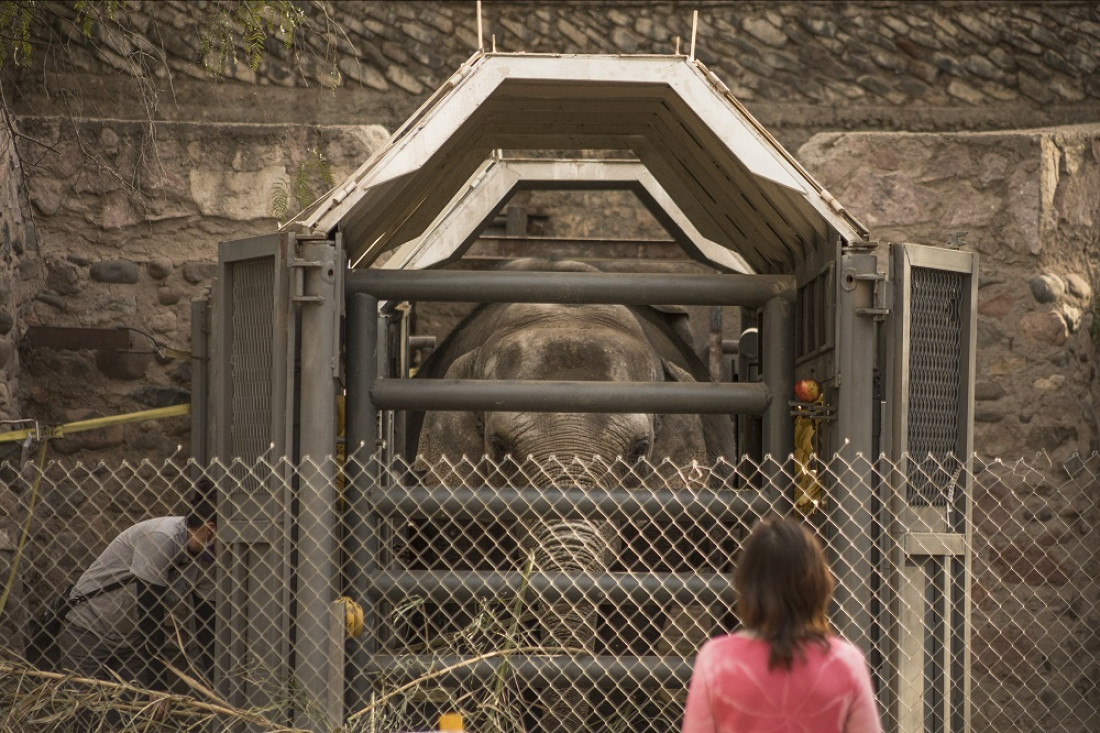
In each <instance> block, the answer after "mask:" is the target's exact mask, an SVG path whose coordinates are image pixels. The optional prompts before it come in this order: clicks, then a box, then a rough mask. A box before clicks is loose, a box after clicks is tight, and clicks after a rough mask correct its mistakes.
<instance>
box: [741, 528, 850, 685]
mask: <svg viewBox="0 0 1100 733" xmlns="http://www.w3.org/2000/svg"><path fill="white" fill-rule="evenodd" d="M734 586H735V587H736V589H737V615H738V616H739V617H740V619H741V624H742V625H743V626H744V627H745V628H746V629H748V630H749V631H752V632H753V633H755V634H757V635H758V636H759V637H760V638H761V639H763V640H764V641H765V642H767V643H768V647H769V655H768V667H769V669H774V668H775V667H777V666H778V667H782V668H783V669H787V670H789V669H790V668H791V664H792V663H793V662H794V659H795V656H796V655H797V656H799V657H801V655H802V653H803V650H802V646H803V644H805V643H807V642H818V643H821V644H827V643H828V641H827V640H828V636H829V635H830V634H831V633H832V630H831V629H830V627H829V620H828V616H827V612H828V607H829V599H830V598H832V595H833V576H832V573H830V572H829V568H828V566H827V565H826V563H825V553H824V552H823V551H822V549H821V544H820V543H819V542H818V541H817V538H816V537H814V535H813V534H812V533H811V532H810V530H809V529H807V528H806V527H804V526H803V525H802V524H800V523H799V522H796V521H795V520H793V519H783V518H781V517H770V518H766V519H762V520H760V521H759V522H758V523H757V524H756V526H755V527H753V530H752V532H751V533H750V534H749V538H748V539H747V540H746V541H745V544H744V547H743V548H742V552H741V559H740V561H739V562H738V564H737V572H736V574H735V576H734Z"/></svg>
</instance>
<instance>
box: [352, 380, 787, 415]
mask: <svg viewBox="0 0 1100 733" xmlns="http://www.w3.org/2000/svg"><path fill="white" fill-rule="evenodd" d="M786 381H787V382H789V381H790V377H787V379H786ZM371 400H372V401H373V402H374V404H375V405H377V406H378V407H379V408H382V409H398V410H491V411H495V412H524V411H530V412H631V413H633V412H638V413H643V412H655V413H665V414H669V413H685V414H728V413H738V414H743V415H762V414H764V412H765V411H766V410H767V409H768V406H769V404H770V403H771V400H772V398H771V393H770V392H769V390H768V385H767V384H764V383H761V382H756V383H736V384H703V383H681V382H570V381H549V380H546V381H541V380H488V379H415V380H413V379H379V380H377V381H376V382H375V383H374V387H373V388H372V389H371Z"/></svg>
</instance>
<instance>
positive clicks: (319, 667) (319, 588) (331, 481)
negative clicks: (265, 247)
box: [293, 243, 343, 726]
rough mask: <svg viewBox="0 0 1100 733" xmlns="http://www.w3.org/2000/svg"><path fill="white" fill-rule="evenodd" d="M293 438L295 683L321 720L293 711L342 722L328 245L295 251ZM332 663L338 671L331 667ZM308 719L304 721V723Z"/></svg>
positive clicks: (333, 302)
mask: <svg viewBox="0 0 1100 733" xmlns="http://www.w3.org/2000/svg"><path fill="white" fill-rule="evenodd" d="M302 257H303V260H302V261H299V262H295V263H293V264H294V266H295V267H298V268H300V269H302V270H303V271H304V273H303V275H304V276H303V278H302V282H303V288H302V292H301V293H298V294H296V295H295V296H293V297H294V298H295V299H296V300H298V301H299V302H300V303H301V304H302V350H301V390H300V394H301V403H300V413H299V414H300V415H301V439H300V452H299V471H300V475H301V483H300V489H299V491H300V495H299V517H298V531H299V555H298V557H299V572H298V629H297V636H296V647H297V677H298V680H299V682H300V683H301V685H302V689H303V692H304V693H305V694H306V696H307V697H308V698H309V699H311V701H312V703H313V705H314V706H317V709H318V710H320V711H322V712H323V714H324V716H325V717H327V718H328V720H327V721H317V720H316V719H313V717H312V716H310V715H309V712H308V711H307V710H299V712H298V715H299V717H300V718H301V721H302V723H303V724H312V725H314V726H316V725H317V724H318V723H322V724H335V723H338V722H339V721H342V720H343V664H342V662H343V660H342V659H341V660H334V659H333V658H332V652H333V650H332V645H331V643H330V633H331V627H332V613H333V610H332V609H333V602H334V601H335V600H336V577H337V562H336V492H335V479H336V472H335V465H334V462H333V454H334V453H335V447H336V421H335V419H334V416H335V405H336V376H337V368H338V365H337V363H336V358H337V357H336V338H337V337H336V333H335V332H334V329H333V326H332V324H333V321H334V309H335V308H337V307H338V301H337V297H336V276H337V273H336V257H335V249H334V247H333V246H332V245H331V244H330V243H323V244H314V243H310V244H307V245H305V246H304V247H303V250H302ZM337 661H339V664H335V662H337ZM307 716H308V717H307Z"/></svg>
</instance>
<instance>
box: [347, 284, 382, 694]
mask: <svg viewBox="0 0 1100 733" xmlns="http://www.w3.org/2000/svg"><path fill="white" fill-rule="evenodd" d="M377 345H378V299H377V298H375V297H374V296H371V295H366V294H364V293H357V294H355V295H352V296H350V297H349V298H348V306H347V324H346V350H345V356H344V358H345V370H346V372H347V379H348V394H347V412H346V418H345V419H346V420H347V426H346V437H347V443H346V445H347V462H346V466H347V470H346V473H347V475H348V486H347V496H346V498H347V505H348V513H347V516H348V521H349V522H350V523H351V527H350V531H349V547H348V560H349V567H348V591H349V594H350V595H351V597H352V598H353V599H355V600H356V601H357V602H359V603H360V604H362V605H363V611H364V624H363V625H364V628H365V629H366V630H367V639H366V640H365V641H364V642H363V643H360V644H354V645H353V646H352V649H351V659H350V660H349V661H350V669H351V670H352V671H353V673H352V674H351V675H350V689H349V693H350V695H351V699H350V700H349V707H353V708H354V707H362V706H363V705H364V704H366V701H368V700H369V699H370V687H371V685H370V679H369V678H368V677H367V676H366V675H363V674H358V673H356V672H355V671H356V670H361V669H364V668H365V667H366V665H367V664H368V663H369V661H370V656H371V654H373V653H374V652H375V647H376V644H375V635H374V633H373V632H374V628H375V626H376V625H377V623H378V616H377V609H376V608H375V606H374V605H373V604H371V603H369V602H368V599H367V598H366V588H367V586H368V585H369V583H370V578H371V576H372V575H373V573H374V572H376V571H377V570H379V569H380V567H379V563H378V552H377V544H378V535H377V519H376V517H375V515H374V512H373V509H372V507H371V505H370V497H371V492H372V491H374V490H375V488H376V485H377V470H378V465H377V463H375V461H374V460H373V458H374V452H375V445H376V444H377V442H378V409H377V408H376V407H375V406H374V404H373V403H372V402H371V398H370V385H371V384H372V383H373V382H374V380H375V378H376V377H377V374H378V363H377V361H376V359H375V353H374V352H375V348H376V347H377Z"/></svg>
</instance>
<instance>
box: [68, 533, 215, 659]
mask: <svg viewBox="0 0 1100 733" xmlns="http://www.w3.org/2000/svg"><path fill="white" fill-rule="evenodd" d="M202 570H203V569H202V568H200V567H199V563H196V562H195V558H193V557H192V556H191V554H190V553H189V552H188V551H187V526H186V524H185V522H184V518H183V517H158V518H156V519H146V520H145V521H143V522H138V523H137V524H135V525H134V526H132V527H130V528H129V529H127V530H125V531H123V532H122V533H121V534H120V535H118V537H116V538H115V539H114V540H112V541H111V543H110V544H109V545H107V547H106V549H104V550H103V552H102V553H100V555H99V557H97V558H96V559H95V561H93V562H92V564H91V565H90V566H89V567H88V569H87V570H85V571H84V573H83V574H82V575H81V576H80V579H79V580H77V582H76V586H75V587H74V588H73V593H72V597H73V598H76V597H78V596H81V595H83V594H86V593H94V592H95V591H96V590H98V589H99V588H103V587H104V586H107V585H110V584H111V583H115V582H117V581H119V580H123V579H126V578H137V579H139V580H142V581H144V582H146V583H151V584H153V585H158V586H163V587H166V588H168V593H167V595H166V598H165V602H166V603H167V604H168V605H169V606H171V605H172V604H174V603H177V602H179V600H180V599H182V598H184V597H186V596H187V594H188V592H189V591H190V590H192V589H194V588H195V587H196V585H197V584H198V583H199V582H200V581H202V580H204V579H205V578H208V577H209V573H204V572H202ZM136 610H137V589H136V585H135V584H134V583H127V584H126V585H124V586H122V587H121V588H119V589H117V590H113V591H110V592H108V593H103V594H101V595H97V596H94V597H92V598H89V599H88V600H86V601H84V602H83V603H78V604H77V605H75V606H74V607H73V609H72V610H71V611H70V612H69V616H68V621H69V622H70V623H72V624H73V625H74V626H78V627H80V628H82V629H85V630H87V631H90V632H92V633H94V634H96V635H97V636H99V637H100V638H101V639H103V640H104V641H107V642H109V643H111V644H113V645H117V646H136V645H137V644H136V642H137V641H138V639H137V638H136V636H137V630H138V629H137V612H136Z"/></svg>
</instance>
